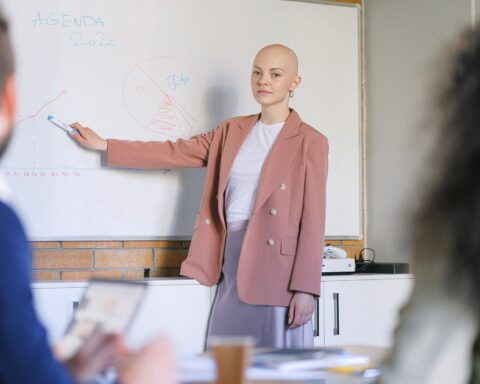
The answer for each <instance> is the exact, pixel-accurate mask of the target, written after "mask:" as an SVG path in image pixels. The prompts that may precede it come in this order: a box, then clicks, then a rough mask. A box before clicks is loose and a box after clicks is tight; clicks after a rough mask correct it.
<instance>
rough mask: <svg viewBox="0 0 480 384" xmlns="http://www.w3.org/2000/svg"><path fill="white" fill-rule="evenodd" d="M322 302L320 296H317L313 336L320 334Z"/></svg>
mask: <svg viewBox="0 0 480 384" xmlns="http://www.w3.org/2000/svg"><path fill="white" fill-rule="evenodd" d="M319 307H320V302H319V298H318V297H317V298H316V299H315V308H314V316H315V321H314V323H313V336H314V337H317V336H320V320H319V315H320V310H319Z"/></svg>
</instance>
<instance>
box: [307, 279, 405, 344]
mask: <svg viewBox="0 0 480 384" xmlns="http://www.w3.org/2000/svg"><path fill="white" fill-rule="evenodd" d="M412 287H413V278H412V276H411V275H358V276H349V277H345V276H338V277H333V276H329V277H324V279H323V282H322V296H321V298H320V299H319V308H318V309H319V310H318V314H319V319H318V320H319V321H318V325H319V327H318V328H319V332H318V333H319V335H318V337H316V339H315V343H316V345H318V346H341V345H370V346H378V347H389V346H391V345H392V343H393V335H394V330H395V327H396V325H397V320H398V313H399V310H400V309H401V307H402V306H403V304H404V303H405V302H406V301H407V299H408V297H409V295H410V292H411V289H412Z"/></svg>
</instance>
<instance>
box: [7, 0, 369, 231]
mask: <svg viewBox="0 0 480 384" xmlns="http://www.w3.org/2000/svg"><path fill="white" fill-rule="evenodd" d="M4 3H5V8H6V12H7V14H8V15H9V18H10V21H11V26H12V38H13V41H14V46H15V50H16V55H17V83H18V87H19V111H18V118H17V121H16V126H15V135H14V137H13V140H12V143H11V144H12V145H11V146H10V148H9V150H8V152H7V153H6V155H5V156H4V158H3V159H2V161H1V163H0V172H1V173H0V174H1V175H2V176H3V177H4V178H6V179H7V182H8V183H9V184H10V186H11V187H12V188H13V190H14V194H15V196H16V201H15V205H16V207H17V209H18V210H19V212H20V214H21V216H22V217H23V219H24V221H25V223H26V226H27V231H28V233H29V235H30V238H31V239H33V240H49V239H55V240H75V239H83V240H89V239H92V240H96V239H154V238H173V239H175V238H189V237H190V236H191V235H192V228H193V223H194V219H195V215H196V212H197V209H198V207H199V204H200V199H201V193H202V188H203V182H204V181H203V180H204V174H205V173H204V170H202V169H186V170H158V171H136V170H117V169H108V168H107V167H105V164H104V159H103V158H102V157H101V156H99V155H98V153H94V152H89V151H86V150H84V149H82V148H80V147H79V146H78V145H77V144H76V143H74V142H73V140H71V139H70V138H69V137H68V136H67V134H66V133H65V132H63V131H61V130H60V129H58V128H56V127H55V126H53V125H51V124H50V123H48V121H47V119H46V118H47V116H48V115H49V114H52V115H54V116H56V117H57V118H59V119H61V120H63V121H66V122H68V123H71V122H73V121H79V122H81V123H82V124H84V125H87V126H89V127H91V128H93V129H94V130H96V131H97V132H98V133H99V134H100V135H101V136H103V137H105V138H118V139H132V140H176V139H178V138H179V137H190V136H192V135H195V134H198V133H203V132H207V131H209V130H211V129H213V128H214V127H216V126H217V125H218V124H219V123H220V122H221V121H222V120H224V119H226V118H229V117H232V116H235V115H248V114H252V113H257V112H259V110H260V108H259V105H258V104H257V103H256V102H255V100H254V99H253V97H252V95H251V91H250V71H251V65H252V62H253V58H254V56H255V54H256V53H257V51H258V50H259V49H260V48H262V47H263V46H265V45H267V44H271V43H282V44H285V45H287V46H290V47H291V48H293V49H294V50H295V51H296V52H297V54H298V56H299V60H300V74H301V75H302V77H303V82H302V84H301V86H300V88H299V89H298V90H297V91H296V92H295V96H294V98H293V99H292V100H291V104H290V105H291V107H293V108H295V109H296V110H297V111H298V112H299V113H300V115H301V117H302V119H303V120H304V121H305V122H307V123H309V124H310V125H312V126H314V127H315V128H316V129H318V130H319V131H321V132H322V133H323V134H325V135H326V136H327V137H328V139H329V142H330V156H329V164H330V167H329V179H328V188H327V201H328V202H327V224H326V235H327V237H330V238H358V237H360V236H361V233H362V229H361V187H360V171H361V166H360V165H361V163H360V159H361V153H360V135H361V134H360V132H361V129H360V108H361V105H360V76H359V74H360V61H359V56H360V55H359V36H360V35H359V9H358V7H357V6H353V5H352V6H350V5H349V6H346V5H331V4H313V3H302V2H292V1H280V0H262V1H258V0H222V1H220V0H201V1H200V0H175V1H171V0H136V1H131V0H82V1H79V2H73V1H64V0H42V1H38V0H22V1H17V0H6V1H4Z"/></svg>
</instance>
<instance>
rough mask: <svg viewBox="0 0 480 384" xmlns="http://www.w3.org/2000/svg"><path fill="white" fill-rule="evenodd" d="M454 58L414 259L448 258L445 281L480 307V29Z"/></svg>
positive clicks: (443, 93)
mask: <svg viewBox="0 0 480 384" xmlns="http://www.w3.org/2000/svg"><path fill="white" fill-rule="evenodd" d="M452 59H453V60H452V61H451V68H450V75H449V76H448V79H449V80H448V83H447V84H446V86H445V88H444V89H443V90H442V91H441V92H440V95H439V98H438V103H437V104H438V107H439V118H440V119H439V121H440V123H439V126H438V128H439V132H438V134H439V136H438V140H437V142H436V148H435V156H434V162H433V167H435V168H436V169H437V172H436V177H435V178H434V180H433V183H432V185H431V186H430V189H429V190H428V192H427V194H426V196H425V199H424V201H423V204H422V207H421V208H420V210H419V211H418V212H417V215H416V217H415V222H414V224H415V225H414V228H415V233H414V238H415V240H414V246H415V262H416V263H418V264H419V268H428V266H427V265H426V263H423V264H422V259H423V261H425V260H429V261H431V263H435V262H445V263H447V268H446V271H448V273H447V274H446V275H445V283H446V284H449V285H451V287H452V289H454V290H456V291H457V292H458V293H461V294H468V295H471V297H470V300H471V302H472V303H477V307H480V305H478V303H480V300H478V292H480V172H479V170H480V28H476V29H473V30H469V31H467V32H465V33H464V34H463V35H462V38H461V40H460V44H459V45H458V47H457V51H456V52H454V55H453V56H452ZM432 244H436V245H437V246H432ZM432 251H433V252H438V253H437V254H435V255H432V254H431V253H432ZM428 252H429V253H430V254H429V255H428V254H427V253H428ZM441 258H446V259H445V260H441ZM431 263H430V265H431ZM425 272H426V271H425ZM424 275H425V274H424ZM477 310H479V312H480V309H479V308H477Z"/></svg>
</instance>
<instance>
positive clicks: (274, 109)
mask: <svg viewBox="0 0 480 384" xmlns="http://www.w3.org/2000/svg"><path fill="white" fill-rule="evenodd" d="M288 115H290V109H289V108H288V105H270V106H262V112H261V116H260V119H261V120H262V123H264V124H267V125H271V124H276V123H282V122H284V121H285V120H287V117H288Z"/></svg>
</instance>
